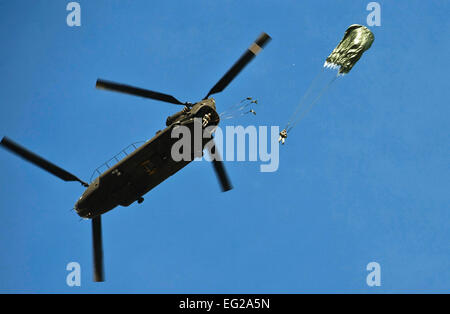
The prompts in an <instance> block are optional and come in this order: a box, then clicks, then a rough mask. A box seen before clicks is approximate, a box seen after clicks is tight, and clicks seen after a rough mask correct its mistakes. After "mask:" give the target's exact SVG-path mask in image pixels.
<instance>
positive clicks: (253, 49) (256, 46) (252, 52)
mask: <svg viewBox="0 0 450 314" xmlns="http://www.w3.org/2000/svg"><path fill="white" fill-rule="evenodd" d="M270 40H271V38H270V36H269V35H267V34H266V33H262V34H261V35H259V37H258V39H256V40H255V42H254V43H253V44H252V45H251V46H250V47H249V48H248V49H247V51H246V52H245V53H244V54H243V55H242V56H241V57H240V58H239V60H238V61H237V62H236V63H235V64H234V65H233V66H232V67H231V69H230V70H228V72H227V73H226V74H225V75H224V76H223V77H222V78H221V79H220V80H219V81H218V82H217V83H216V85H214V87H213V88H212V89H211V90H210V91H209V93H208V95H206V97H205V98H204V99H207V98H208V97H209V96H211V95H212V94H216V93H220V92H221V91H223V90H224V89H225V87H227V86H228V84H230V82H231V81H232V80H233V79H234V78H235V77H236V76H237V75H238V74H239V73H240V72H241V71H242V69H243V68H244V67H245V66H246V65H247V64H248V63H249V62H250V61H251V60H252V59H253V58H254V57H255V56H256V55H257V54H258V53H259V52H260V51H261V50H262V48H263V47H264V46H265V45H266V44H267V43H268V42H269V41H270Z"/></svg>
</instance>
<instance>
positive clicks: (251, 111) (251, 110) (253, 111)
mask: <svg viewBox="0 0 450 314" xmlns="http://www.w3.org/2000/svg"><path fill="white" fill-rule="evenodd" d="M248 113H253V114H254V115H255V116H256V111H255V110H253V109H250V111H249V112H248Z"/></svg>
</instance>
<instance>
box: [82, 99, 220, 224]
mask: <svg viewBox="0 0 450 314" xmlns="http://www.w3.org/2000/svg"><path fill="white" fill-rule="evenodd" d="M195 118H199V119H202V120H203V121H204V122H205V123H203V124H202V131H203V130H204V129H205V128H206V127H207V126H211V125H212V126H217V125H218V124H219V121H220V118H219V115H218V114H217V112H216V106H215V101H214V99H213V98H209V99H205V100H202V101H200V102H198V103H196V104H194V105H192V106H186V107H185V108H184V109H183V110H181V111H179V112H178V113H176V114H174V115H172V116H170V117H168V118H167V121H166V125H167V127H166V128H165V129H164V130H162V131H158V132H157V134H156V136H155V137H153V138H152V139H150V140H148V141H147V142H146V143H145V144H143V145H142V146H140V147H139V148H138V149H136V150H135V151H134V152H133V153H131V154H129V155H128V156H127V157H126V158H124V159H122V160H121V161H120V162H118V163H117V164H116V165H114V166H113V167H111V168H109V169H108V170H107V171H105V172H104V173H102V174H101V175H100V176H99V177H97V178H96V179H94V180H93V181H92V182H91V183H90V184H89V186H88V187H87V189H86V190H85V191H84V193H83V195H81V197H80V198H79V199H78V201H77V202H76V204H75V210H76V212H77V213H78V215H80V216H81V217H83V218H89V219H90V218H94V217H97V216H99V215H102V214H104V213H106V212H108V211H110V210H112V209H114V208H115V207H117V206H119V205H120V206H129V205H130V204H132V203H134V202H135V201H138V202H141V201H142V200H143V198H142V196H143V195H144V194H146V193H148V192H149V191H150V190H152V189H153V188H155V187H156V186H158V185H159V184H160V183H162V182H163V181H165V180H166V179H167V178H169V177H170V176H172V175H173V174H175V173H176V172H178V171H179V170H181V169H182V168H184V167H185V166H186V165H188V164H189V163H190V162H191V161H192V160H193V159H194V156H192V158H191V159H190V160H181V161H175V160H173V158H172V156H171V148H172V145H173V144H174V143H175V142H176V141H178V140H179V139H178V138H172V130H173V129H174V128H175V127H177V126H180V125H182V126H186V127H188V128H189V129H190V130H191V131H192V132H193V130H194V119H195ZM205 119H206V120H205ZM192 134H193V133H192ZM207 142H208V140H207V139H204V138H203V136H202V150H203V148H204V146H205V144H206V143H207ZM191 144H192V147H194V139H193V137H192V136H191ZM191 152H194V149H192V150H191Z"/></svg>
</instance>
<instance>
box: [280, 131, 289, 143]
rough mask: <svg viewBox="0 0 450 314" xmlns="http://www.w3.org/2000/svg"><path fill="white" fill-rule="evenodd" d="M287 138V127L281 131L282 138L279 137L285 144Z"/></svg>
mask: <svg viewBox="0 0 450 314" xmlns="http://www.w3.org/2000/svg"><path fill="white" fill-rule="evenodd" d="M286 138H287V131H286V129H284V130H283V131H281V132H280V138H279V139H278V142H281V144H282V145H284V142H285V141H286Z"/></svg>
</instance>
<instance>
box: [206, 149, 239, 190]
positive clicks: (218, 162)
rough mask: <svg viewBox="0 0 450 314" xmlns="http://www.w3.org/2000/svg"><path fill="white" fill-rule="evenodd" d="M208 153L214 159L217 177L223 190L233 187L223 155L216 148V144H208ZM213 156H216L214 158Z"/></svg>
mask: <svg viewBox="0 0 450 314" xmlns="http://www.w3.org/2000/svg"><path fill="white" fill-rule="evenodd" d="M208 153H209V156H210V157H211V159H212V161H211V162H212V164H213V167H214V171H215V172H216V175H217V179H219V182H220V186H221V187H222V192H226V191H229V190H232V189H233V186H232V185H231V182H230V179H229V178H228V175H227V172H226V171H225V166H224V164H223V161H222V157H221V156H220V154H219V152H218V151H217V149H216V145H214V146H213V147H212V148H211V146H208ZM213 156H214V157H215V158H213Z"/></svg>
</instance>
